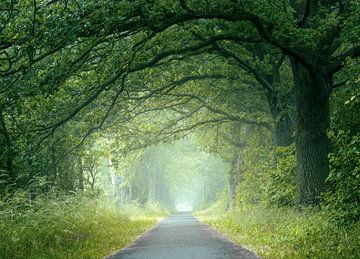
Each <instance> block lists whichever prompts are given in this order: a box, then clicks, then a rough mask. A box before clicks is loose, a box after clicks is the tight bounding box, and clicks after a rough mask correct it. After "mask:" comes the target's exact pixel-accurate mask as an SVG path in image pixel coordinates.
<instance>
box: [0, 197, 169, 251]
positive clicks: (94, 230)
mask: <svg viewBox="0 0 360 259" xmlns="http://www.w3.org/2000/svg"><path fill="white" fill-rule="evenodd" d="M163 215H165V213H164V212H163V211H162V210H161V209H160V208H156V207H151V208H150V207H148V208H139V207H135V206H127V207H122V208H117V207H116V206H114V205H112V204H111V203H110V202H108V201H107V200H106V199H105V198H102V199H100V198H89V197H85V196H83V195H72V196H58V195H57V196H54V195H53V196H51V197H48V196H44V197H39V198H37V199H36V200H32V201H30V200H28V199H27V198H26V197H25V196H24V195H18V196H17V197H15V198H13V199H12V200H11V201H7V202H4V201H2V202H1V203H0V219H1V220H0V258H103V257H104V256H106V255H109V254H111V253H113V252H115V251H117V250H119V249H121V248H122V247H124V246H126V245H127V244H129V243H130V242H131V241H132V240H134V239H135V238H136V237H137V236H138V235H140V234H141V233H143V232H144V231H146V230H147V229H148V228H150V227H151V226H153V225H154V224H155V223H156V222H157V221H158V219H159V217H161V216H163Z"/></svg>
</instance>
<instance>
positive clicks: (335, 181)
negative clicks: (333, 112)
mask: <svg viewBox="0 0 360 259" xmlns="http://www.w3.org/2000/svg"><path fill="white" fill-rule="evenodd" d="M329 137H330V140H331V143H332V150H333V152H332V153H331V154H330V155H329V162H330V175H329V177H328V179H327V182H328V184H329V188H330V190H329V191H328V192H327V193H326V194H325V205H326V207H327V208H328V209H330V210H332V211H333V212H334V218H335V219H336V220H337V221H338V222H339V223H346V222H349V221H351V222H353V221H358V220H359V219H360V134H357V135H355V136H351V135H350V134H349V133H346V132H344V131H339V132H337V133H335V132H333V131H331V132H329Z"/></svg>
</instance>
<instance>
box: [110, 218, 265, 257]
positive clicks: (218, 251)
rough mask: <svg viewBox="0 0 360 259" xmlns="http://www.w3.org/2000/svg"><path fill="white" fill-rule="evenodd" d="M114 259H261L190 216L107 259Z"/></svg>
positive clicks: (167, 221)
mask: <svg viewBox="0 0 360 259" xmlns="http://www.w3.org/2000/svg"><path fill="white" fill-rule="evenodd" d="M108 258H109V259H110V258H111V259H114V258H149V259H151V258H181V259H186V258H207V259H210V258H249V259H250V258H259V257H257V256H256V255H255V254H254V253H253V252H251V251H249V250H247V249H245V248H244V247H241V246H239V245H236V244H235V243H233V242H231V241H230V240H229V239H228V238H226V237H225V236H223V235H222V234H220V233H219V232H218V231H216V230H214V229H213V228H211V227H210V226H208V225H206V224H204V223H202V222H200V221H199V220H198V219H197V218H196V217H194V216H193V215H192V214H191V213H176V214H172V215H171V216H169V217H168V218H166V219H164V220H162V221H161V222H160V223H159V224H158V225H157V226H156V227H154V228H153V229H152V230H150V231H149V232H147V233H146V234H145V235H143V236H142V237H140V238H139V239H137V240H136V241H135V242H134V243H132V244H131V245H130V246H128V247H127V248H125V249H123V250H121V251H119V252H118V253H116V254H113V255H111V256H109V257H108Z"/></svg>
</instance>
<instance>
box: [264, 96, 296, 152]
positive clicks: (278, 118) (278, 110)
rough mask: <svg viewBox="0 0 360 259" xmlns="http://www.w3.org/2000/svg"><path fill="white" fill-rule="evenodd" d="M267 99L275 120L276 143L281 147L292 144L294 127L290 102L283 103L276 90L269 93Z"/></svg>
mask: <svg viewBox="0 0 360 259" xmlns="http://www.w3.org/2000/svg"><path fill="white" fill-rule="evenodd" d="M267 101H268V103H269V109H270V113H271V117H272V118H273V120H274V131H273V143H274V145H275V146H279V147H283V146H289V145H291V144H292V143H293V142H294V141H293V139H292V134H293V131H294V128H293V124H292V123H291V117H290V112H289V110H290V109H289V106H290V102H289V103H287V104H281V103H280V101H279V93H278V92H275V91H272V92H269V93H268V94H267Z"/></svg>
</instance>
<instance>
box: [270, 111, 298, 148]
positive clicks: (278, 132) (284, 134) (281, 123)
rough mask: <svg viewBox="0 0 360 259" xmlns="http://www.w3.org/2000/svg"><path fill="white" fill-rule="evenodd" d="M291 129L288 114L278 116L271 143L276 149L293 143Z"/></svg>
mask: <svg viewBox="0 0 360 259" xmlns="http://www.w3.org/2000/svg"><path fill="white" fill-rule="evenodd" d="M292 135H293V127H292V124H291V119H290V115H289V114H287V113H286V114H283V115H280V116H279V118H277V121H275V127H274V132H273V142H274V144H275V145H276V146H278V147H286V146H289V145H291V144H292V143H293V142H294V141H293V139H292Z"/></svg>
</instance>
